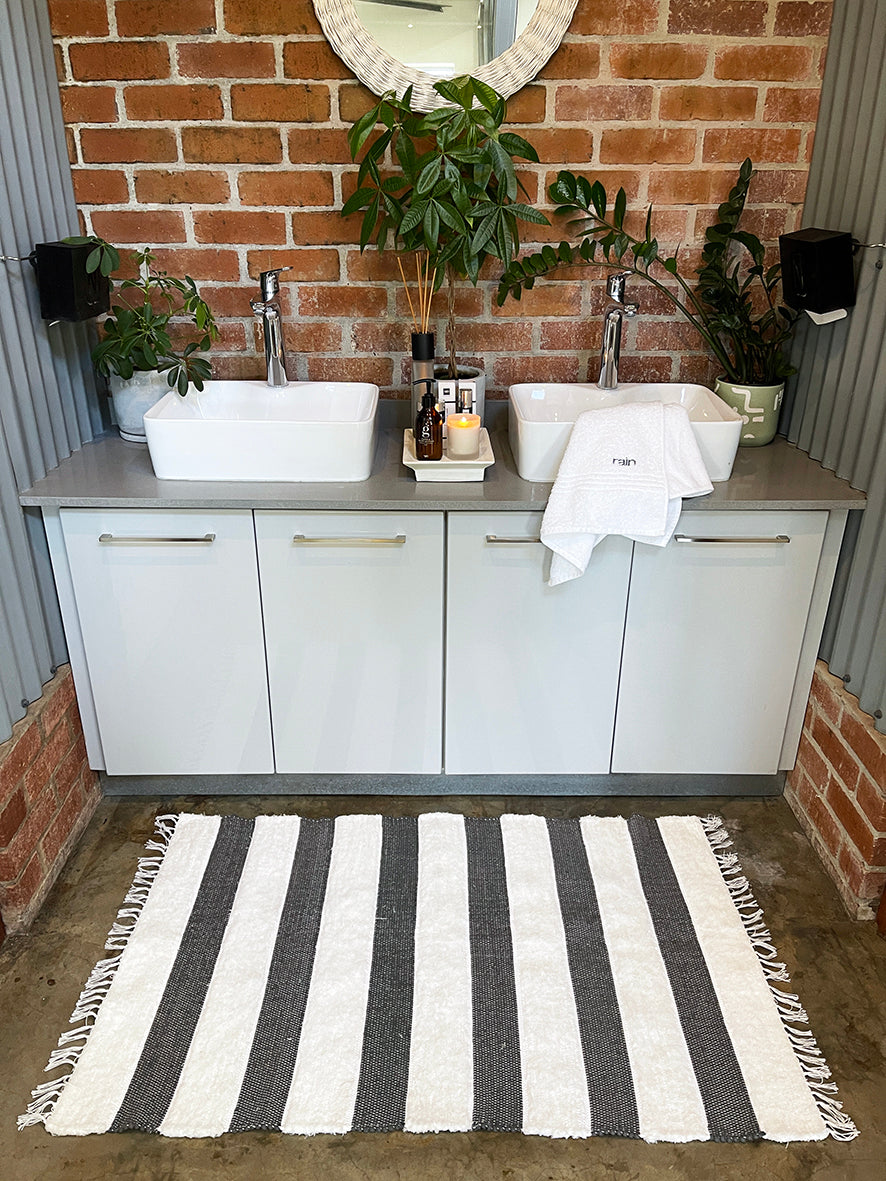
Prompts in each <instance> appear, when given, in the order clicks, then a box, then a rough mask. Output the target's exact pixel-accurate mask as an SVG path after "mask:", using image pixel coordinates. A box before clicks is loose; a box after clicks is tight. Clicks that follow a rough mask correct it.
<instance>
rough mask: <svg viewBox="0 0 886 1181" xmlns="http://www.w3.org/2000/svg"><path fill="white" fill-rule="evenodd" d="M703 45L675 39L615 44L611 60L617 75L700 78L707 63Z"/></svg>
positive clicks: (611, 49)
mask: <svg viewBox="0 0 886 1181" xmlns="http://www.w3.org/2000/svg"><path fill="white" fill-rule="evenodd" d="M707 60H708V51H707V48H706V47H705V46H703V45H678V44H677V43H676V42H652V43H650V44H630V43H629V44H624V45H621V44H619V45H613V46H611V47H610V50H609V64H610V67H611V69H612V73H613V74H614V75H615V76H616V77H618V78H700V77H701V75H702V74H703V73H704V71H705V66H706V65H707Z"/></svg>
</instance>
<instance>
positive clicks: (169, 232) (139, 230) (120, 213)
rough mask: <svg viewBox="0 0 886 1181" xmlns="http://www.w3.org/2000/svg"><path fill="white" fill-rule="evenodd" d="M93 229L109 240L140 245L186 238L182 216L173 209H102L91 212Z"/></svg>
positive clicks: (177, 240) (184, 239)
mask: <svg viewBox="0 0 886 1181" xmlns="http://www.w3.org/2000/svg"><path fill="white" fill-rule="evenodd" d="M92 228H93V230H94V231H95V233H96V234H98V235H99V237H101V238H105V239H106V240H107V241H108V242H117V243H120V242H124V243H125V242H131V243H133V245H138V244H140V243H145V244H153V243H154V242H184V241H186V240H187V235H186V234H185V219H184V217H183V215H182V214H181V213H179V212H178V211H177V210H171V209H169V210H167V209H163V210H153V209H125V210H115V211H114V212H113V213H112V212H111V211H110V210H108V211H107V212H106V211H104V210H100V211H98V212H96V213H93V215H92Z"/></svg>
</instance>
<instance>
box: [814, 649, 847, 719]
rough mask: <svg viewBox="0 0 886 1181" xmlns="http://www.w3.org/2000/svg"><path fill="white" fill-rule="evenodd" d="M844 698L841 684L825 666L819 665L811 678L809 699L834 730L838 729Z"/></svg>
mask: <svg viewBox="0 0 886 1181" xmlns="http://www.w3.org/2000/svg"><path fill="white" fill-rule="evenodd" d="M844 696H845V691H844V689H843V682H842V681H841V680H840V679H839V678H838V677H835V676H834V675H833V674H832V673H830V672H828V669H827V666H826V665H824V664H819V665H818V666H817V667H816V670H815V675H814V677H813V678H812V689H811V692H810V699H811V700H812V701H813V703H814V704H815V707H816V710H817V711H818V712H819V713H821V714H823V715H824V717H825V718H826V719H827V720H828V722H830V724H831V725H832V726H834V727H836V728H839V726H840V719H841V718H842V716H843V697H844Z"/></svg>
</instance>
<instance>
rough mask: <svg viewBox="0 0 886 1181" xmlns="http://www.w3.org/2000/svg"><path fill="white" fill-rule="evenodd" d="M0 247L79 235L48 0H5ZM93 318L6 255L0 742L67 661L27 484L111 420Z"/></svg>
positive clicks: (1, 349) (0, 291)
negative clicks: (41, 294) (48, 307)
mask: <svg viewBox="0 0 886 1181" xmlns="http://www.w3.org/2000/svg"><path fill="white" fill-rule="evenodd" d="M0 109H2V117H0V254H3V255H16V256H23V255H28V254H29V253H30V252H31V250H32V248H33V246H34V243H36V242H46V241H55V240H57V239H59V238H62V237H65V236H67V235H68V234H74V233H77V232H78V223H77V209H76V205H75V203H74V191H73V185H72V182H71V169H70V164H69V162H68V152H67V144H66V140H65V131H64V125H63V122H62V115H61V101H60V98H59V91H58V83H57V79H56V74H55V58H54V54H53V47H52V38H51V35H50V30H49V16H48V9H47V6H46V3H45V0H6V2H5V3H4V4H2V5H0ZM88 343H89V342H88V331H87V329H86V328H85V327H84V326H83V325H71V324H60V325H56V326H54V327H52V328H49V327H48V326H47V325H46V324H45V323H44V322H43V321H42V320H41V319H40V310H39V299H38V295H37V288H36V283H35V279H34V271H33V269H32V268H31V267H30V266H29V265H28V264H27V263H18V262H0V741H2V740H3V739H5V738H6V737H8V736H9V734H10V732H11V728H12V724H13V723H14V722H15V721H16V720H17V719H18V718H20V717H22V716H23V714H24V711H25V708H26V703H27V702H28V701H32V700H34V699H35V698H37V697H39V696H40V694H41V692H42V685H43V684H44V683H45V682H46V681H47V680H49V678H50V677H51V676H52V674H53V671H54V667H55V666H56V665H57V664H59V663H61V662H62V661H63V660H65V659H66V650H65V644H64V635H63V632H62V627H61V620H60V617H59V612H58V602H57V599H56V596H55V590H54V586H53V581H52V574H51V570H50V566H49V562H48V558H47V551H46V539H45V536H44V534H43V529H42V524H41V523H40V520H39V517H38V516H37V514H35V513H34V512H33V511H31V510H23V509H22V508H21V507H20V506H19V503H18V493H19V492H20V491H21V490H22V489H24V488H27V487H28V486H29V485H30V484H32V483H33V482H34V480H35V479H40V478H42V477H43V476H44V475H45V474H46V472H47V471H49V470H50V469H52V468H54V467H55V466H56V465H57V464H58V463H59V461H60V460H61V459H64V458H66V457H67V456H69V455H70V454H71V453H72V451H74V450H76V449H77V448H78V447H80V446H81V445H82V443H84V442H87V441H88V440H90V439H92V438H94V436H95V434H96V433H97V431H98V430H99V429H100V428H101V415H100V411H99V404H98V399H97V396H96V391H95V383H94V380H93V377H92V368H91V365H90V362H89V348H88Z"/></svg>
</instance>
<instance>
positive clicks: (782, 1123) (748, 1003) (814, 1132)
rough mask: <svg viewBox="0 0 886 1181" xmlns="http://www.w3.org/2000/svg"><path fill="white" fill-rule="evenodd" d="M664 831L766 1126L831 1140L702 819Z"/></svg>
mask: <svg viewBox="0 0 886 1181" xmlns="http://www.w3.org/2000/svg"><path fill="white" fill-rule="evenodd" d="M658 827H659V831H660V832H661V834H662V839H663V840H664V843H665V847H666V849H667V851H668V856H669V858H670V860H671V865H672V866H673V867H674V872H675V873H676V875H677V880H678V882H679V883H680V890H681V892H682V894H683V897H684V899H685V901H686V906H687V908H688V910H689V914H690V915H691V917H692V924H693V926H694V928H695V933H696V936H697V938H698V942H699V944H700V946H701V949H702V952H703V954H704V958H705V962H706V963H707V967H708V971H709V973H710V976H711V981H712V983H713V985H714V989H715V991H716V993H717V999H718V1001H719V1003H720V1009H721V1011H722V1013H723V1020H724V1022H725V1024H726V1028H727V1030H728V1031H729V1037H730V1040H731V1042H732V1045H733V1048H734V1050H735V1055H736V1057H737V1058H738V1062H739V1065H740V1067H741V1073H742V1075H743V1077H744V1081H745V1085H746V1086H747V1089H748V1095H749V1097H750V1100H751V1103H752V1105H753V1108H754V1112H755V1114H756V1116H757V1122H758V1123H759V1125H760V1128H761V1129H762V1131H763V1132H764V1133H765V1134H766V1138H767V1139H769V1140H777V1141H782V1142H786V1141H789V1140H821V1139H824V1137H825V1136H827V1127H826V1126H825V1123H824V1120H823V1119H822V1118H821V1115H820V1114H819V1111H818V1108H817V1106H816V1104H815V1099H814V1097H813V1095H812V1092H811V1091H810V1090H809V1086H808V1084H807V1083H806V1080H805V1078H804V1077H803V1071H802V1069H801V1067H800V1063H799V1062H798V1060H797V1056H796V1054H795V1053H794V1051H793V1048H792V1047H791V1044H790V1042H789V1041H788V1037H787V1034H786V1033H785V1029H784V1025H783V1023H782V1020H781V1018H780V1017H779V1015H778V1010H777V1009H776V1007H775V1004H774V1003H773V1000H772V995H771V992H770V988H769V985H768V983H767V982H766V978H765V977H764V975H763V971H762V968H761V967H760V961H759V960H758V958H757V954H756V952H755V951H754V949H753V947H752V946H751V944H750V942H749V941H748V937H747V934H746V932H745V930H744V925H743V923H742V921H741V917H740V915H739V913H738V911H737V910H736V909H735V906H734V904H733V902H732V900H731V899H730V897H729V895H728V894H727V893H726V892H725V891H724V890H723V888H722V882H723V879H722V875H721V872H720V867H719V866H718V864H717V860H716V858H715V857H714V854H713V852H712V851H711V847H710V844H709V842H708V839H707V837H706V836H705V834H704V831H703V829H702V828H701V826H700V825H699V822H698V819H697V818H695V817H684V816H666V817H663V818H662V819H661V820H659V822H658ZM737 980H741V981H742V987H741V988H740V989H739V988H736V987H735V982H736V981H737Z"/></svg>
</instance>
